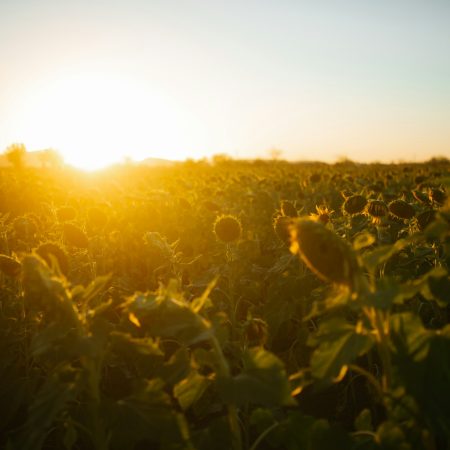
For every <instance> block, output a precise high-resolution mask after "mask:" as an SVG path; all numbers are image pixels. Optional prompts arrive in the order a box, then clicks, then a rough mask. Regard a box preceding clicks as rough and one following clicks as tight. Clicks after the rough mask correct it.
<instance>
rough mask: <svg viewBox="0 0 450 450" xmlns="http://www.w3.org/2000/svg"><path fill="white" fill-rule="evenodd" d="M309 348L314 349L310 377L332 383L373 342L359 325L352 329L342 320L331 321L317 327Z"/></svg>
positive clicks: (351, 326)
mask: <svg viewBox="0 0 450 450" xmlns="http://www.w3.org/2000/svg"><path fill="white" fill-rule="evenodd" d="M310 344H313V345H316V346H317V347H316V349H315V351H314V353H313V356H312V358H311V370H312V374H313V376H314V377H315V378H318V379H321V380H328V381H336V380H339V379H340V378H341V377H342V375H344V374H345V372H344V371H345V366H346V365H347V364H350V363H352V362H353V361H354V360H355V359H356V358H357V357H358V356H361V355H363V354H364V353H367V352H368V351H369V350H370V348H371V347H372V346H373V344H374V342H373V339H372V337H371V336H370V335H369V334H367V333H366V332H365V330H364V329H363V328H362V326H361V324H358V325H356V326H355V325H352V324H350V323H348V322H347V321H346V320H345V319H343V318H332V319H329V320H327V321H325V322H322V323H321V324H320V327H319V331H318V333H317V334H316V335H315V336H314V337H313V338H312V339H311V340H310Z"/></svg>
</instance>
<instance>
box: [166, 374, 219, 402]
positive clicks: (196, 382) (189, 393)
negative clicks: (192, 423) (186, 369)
mask: <svg viewBox="0 0 450 450" xmlns="http://www.w3.org/2000/svg"><path fill="white" fill-rule="evenodd" d="M210 383H211V382H210V380H209V379H208V378H207V377H205V376H203V375H200V374H199V373H198V372H197V371H196V370H192V371H191V373H190V374H189V376H188V377H187V378H185V379H184V380H181V381H180V382H179V383H178V384H177V385H176V386H175V387H174V389H173V394H174V396H175V398H176V399H177V400H178V402H179V404H180V406H181V409H182V410H183V411H186V410H187V409H188V408H190V407H191V405H193V404H194V403H195V402H196V401H197V400H198V399H200V397H201V396H202V395H203V393H204V392H205V390H206V389H207V387H208V386H209V385H210Z"/></svg>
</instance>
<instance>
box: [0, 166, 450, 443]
mask: <svg viewBox="0 0 450 450" xmlns="http://www.w3.org/2000/svg"><path fill="white" fill-rule="evenodd" d="M16 169H17V167H16ZM16 169H14V168H5V169H2V170H1V171H0V184H1V190H0V214H1V216H0V283H1V289H0V334H1V337H0V357H1V361H2V364H1V366H0V374H1V380H2V383H1V384H0V399H1V401H0V405H1V406H0V408H1V414H0V427H1V428H0V429H1V430H2V432H1V433H0V446H1V447H2V448H7V449H20V450H27V449H30V450H31V449H33V450H39V449H53V448H58V449H60V448H61V449H67V450H71V449H72V450H75V449H83V450H84V449H88V450H91V449H94V450H104V449H113V450H114V449H124V448H127V449H135V450H140V449H144V448H145V449H168V450H174V449H196V450H202V449H204V450H209V449H212V448H214V449H224V450H229V449H239V450H241V449H242V450H269V449H273V450H291V449H292V450H293V449H305V450H326V449H333V450H339V449H342V450H351V449H355V450H356V449H367V450H377V449H379V450H387V449H405V450H406V449H408V450H416V449H417V450H422V449H423V450H440V449H448V448H450V426H449V424H450V402H448V395H447V391H448V387H449V385H450V275H449V270H448V268H449V263H450V204H449V200H448V196H447V192H448V184H446V183H448V180H449V179H450V177H449V175H450V165H449V163H448V161H446V160H443V161H435V162H433V164H423V165H422V164H414V165H413V164H404V165H389V166H381V165H371V166H364V165H363V166H359V165H357V164H338V165H334V166H327V165H324V164H312V163H311V164H303V165H301V164H297V165H296V164H288V163H286V162H282V161H272V162H264V161H255V162H238V161H232V160H227V161H226V162H224V161H218V160H217V161H215V164H213V165H211V166H210V165H208V164H206V163H205V162H202V163H194V162H187V163H184V164H179V165H175V166H173V167H168V168H153V169H152V168H146V167H139V166H133V165H126V166H123V167H116V168H113V169H109V170H107V171H104V172H102V173H98V174H96V175H95V176H93V175H92V174H89V175H87V174H83V173H80V172H77V171H75V170H72V169H69V168H58V170H53V169H50V168H40V169H26V170H23V168H21V170H16ZM325 215H326V220H322V219H321V217H322V216H325ZM298 216H300V217H298Z"/></svg>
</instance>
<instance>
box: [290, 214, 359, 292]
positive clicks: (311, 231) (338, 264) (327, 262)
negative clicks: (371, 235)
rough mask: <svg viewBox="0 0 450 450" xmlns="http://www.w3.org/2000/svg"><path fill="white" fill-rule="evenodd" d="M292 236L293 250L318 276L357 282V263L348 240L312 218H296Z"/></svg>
mask: <svg viewBox="0 0 450 450" xmlns="http://www.w3.org/2000/svg"><path fill="white" fill-rule="evenodd" d="M291 236H292V245H291V251H292V252H293V253H296V254H298V255H299V256H300V258H301V260H302V261H303V262H304V263H305V264H306V266H307V267H308V268H309V269H310V270H311V271H313V272H314V273H315V274H316V275H317V276H318V277H319V278H321V279H323V280H325V281H330V282H332V283H335V284H338V285H344V286H348V287H352V286H354V281H355V275H356V273H357V268H358V265H357V261H356V256H355V254H354V253H353V250H352V248H351V247H350V245H349V244H348V243H347V242H345V241H344V240H343V239H341V238H340V237H339V236H337V235H336V234H335V233H334V232H333V231H331V230H329V229H327V228H326V227H325V226H324V225H323V224H322V223H321V222H319V221H313V220H310V219H299V220H297V221H296V222H295V223H294V224H293V225H292V227H291Z"/></svg>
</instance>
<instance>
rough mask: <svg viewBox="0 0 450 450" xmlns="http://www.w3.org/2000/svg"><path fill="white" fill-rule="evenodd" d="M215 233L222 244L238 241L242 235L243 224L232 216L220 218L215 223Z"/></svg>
mask: <svg viewBox="0 0 450 450" xmlns="http://www.w3.org/2000/svg"><path fill="white" fill-rule="evenodd" d="M214 233H215V234H216V236H217V237H218V238H219V239H220V240H221V241H222V242H225V243H230V242H234V241H237V240H238V239H239V238H240V236H241V233H242V227H241V223H240V222H239V220H238V219H237V218H236V217H234V216H231V215H226V216H219V217H218V218H217V220H216V221H215V222H214Z"/></svg>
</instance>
